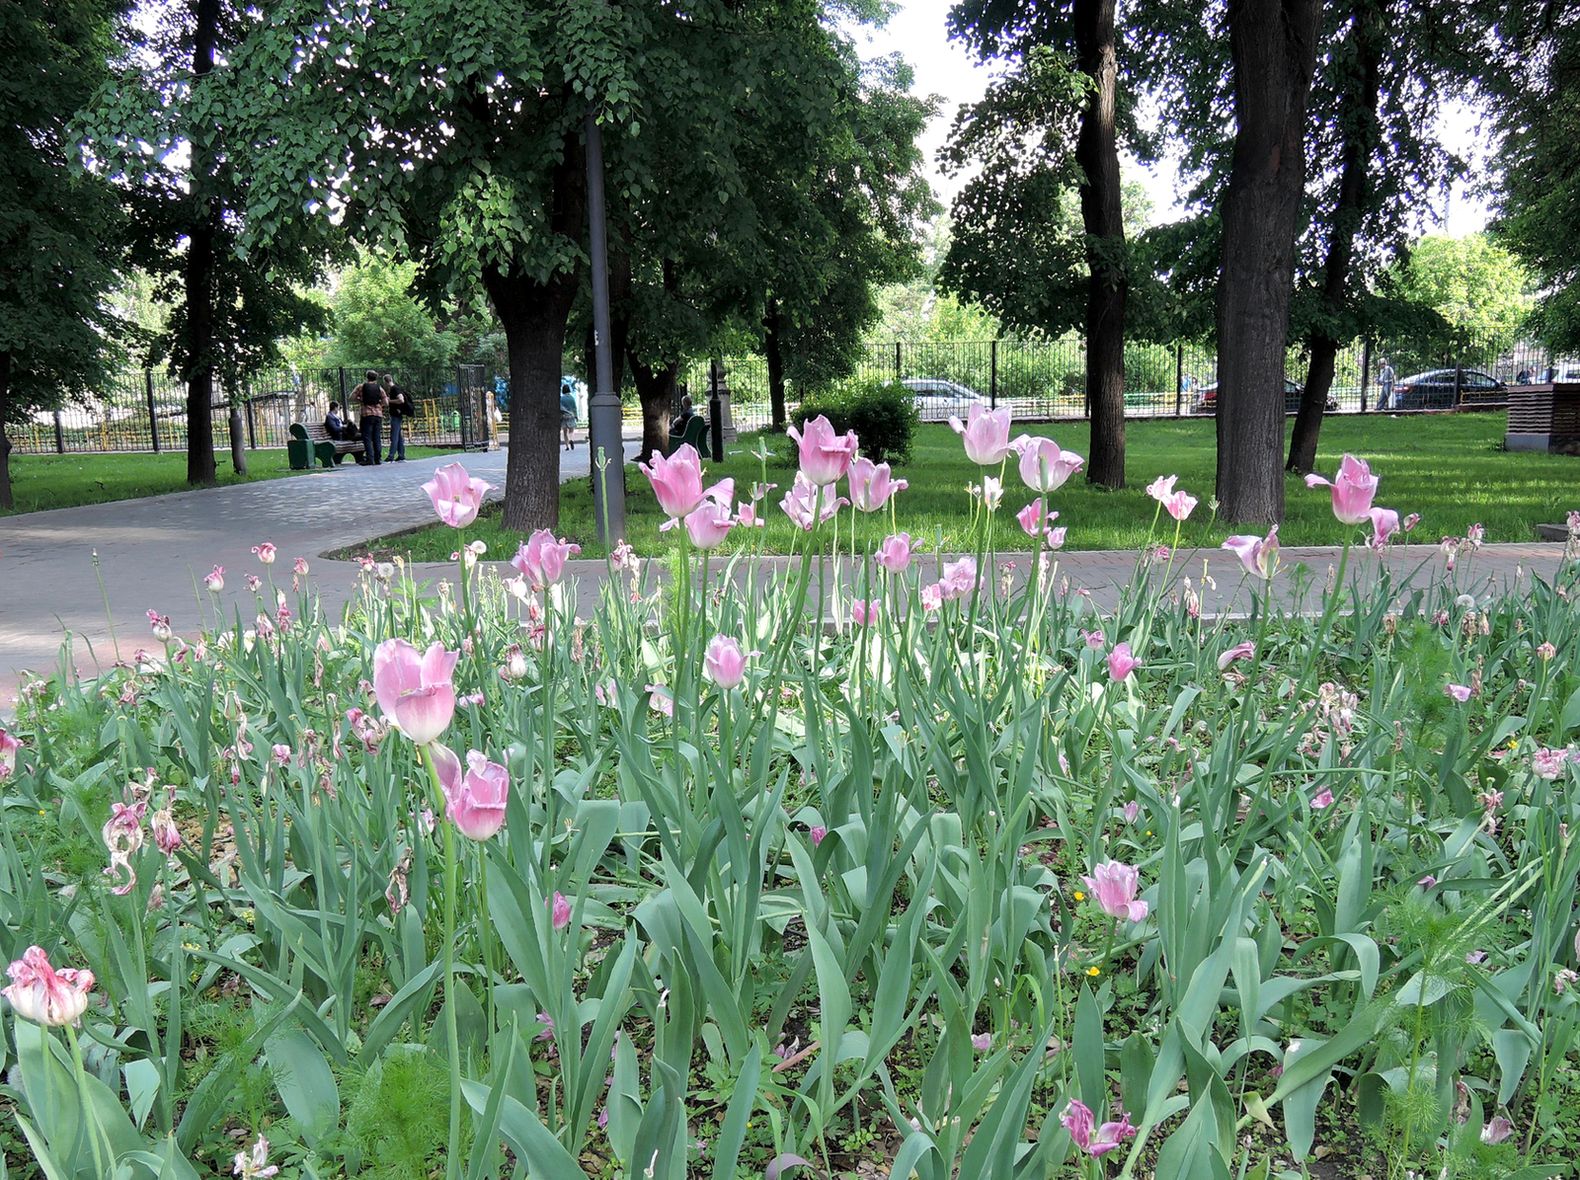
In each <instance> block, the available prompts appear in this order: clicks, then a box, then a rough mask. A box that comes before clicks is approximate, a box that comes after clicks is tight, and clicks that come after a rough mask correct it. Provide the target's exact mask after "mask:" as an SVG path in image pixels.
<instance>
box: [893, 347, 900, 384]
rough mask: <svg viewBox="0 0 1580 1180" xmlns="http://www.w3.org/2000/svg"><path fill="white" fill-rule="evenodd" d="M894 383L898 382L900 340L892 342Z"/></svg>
mask: <svg viewBox="0 0 1580 1180" xmlns="http://www.w3.org/2000/svg"><path fill="white" fill-rule="evenodd" d="M894 383H895V384H896V385H898V384H899V383H900V342H899V341H898V340H896V341H895V342H894Z"/></svg>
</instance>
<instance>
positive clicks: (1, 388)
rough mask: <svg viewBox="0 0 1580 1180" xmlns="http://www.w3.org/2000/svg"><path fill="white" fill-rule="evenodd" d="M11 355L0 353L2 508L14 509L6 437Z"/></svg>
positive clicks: (8, 443)
mask: <svg viewBox="0 0 1580 1180" xmlns="http://www.w3.org/2000/svg"><path fill="white" fill-rule="evenodd" d="M10 394H11V354H10V353H9V352H0V508H7V509H9V508H14V507H16V502H15V501H14V500H13V499H12V498H11V440H10V438H9V437H7V435H6V430H5V419H6V410H7V409H8V408H9V406H10V404H11V403H10V401H9V398H10Z"/></svg>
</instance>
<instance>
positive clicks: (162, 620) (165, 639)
mask: <svg viewBox="0 0 1580 1180" xmlns="http://www.w3.org/2000/svg"><path fill="white" fill-rule="evenodd" d="M148 626H149V628H150V629H151V630H152V631H153V633H154V638H155V639H157V640H159V642H160V643H169V642H170V636H171V635H172V634H173V633H174V632H172V630H171V628H170V616H169V615H162V614H160V613H159V612H158V611H156V610H151V611H149V612H148Z"/></svg>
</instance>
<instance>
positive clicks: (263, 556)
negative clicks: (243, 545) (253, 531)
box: [252, 541, 274, 565]
mask: <svg viewBox="0 0 1580 1180" xmlns="http://www.w3.org/2000/svg"><path fill="white" fill-rule="evenodd" d="M252 555H253V556H254V557H256V558H257V559H258V560H259V561H260V562H262V563H263V564H264V565H273V564H274V546H273V545H272V544H270V543H269V542H268V541H265V542H264V543H263V544H261V545H254V546H253V547H252Z"/></svg>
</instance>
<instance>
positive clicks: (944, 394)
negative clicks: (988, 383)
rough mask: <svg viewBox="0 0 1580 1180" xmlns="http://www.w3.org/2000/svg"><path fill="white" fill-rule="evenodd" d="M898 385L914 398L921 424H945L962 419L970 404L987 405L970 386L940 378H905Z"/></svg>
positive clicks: (985, 400) (983, 398)
mask: <svg viewBox="0 0 1580 1180" xmlns="http://www.w3.org/2000/svg"><path fill="white" fill-rule="evenodd" d="M900 384H901V385H903V386H905V388H907V389H909V390H910V391H911V393H912V394H913V395H914V396H915V400H916V415H917V417H918V418H920V419H921V420H922V421H923V422H947V421H948V420H949V419H950V418H951V417H956V416H958V417H961V418H964V417H965V416H966V413H967V411H969V410H970V409H971V403H972V402H981V403H982V404H983V405H986V404H987V399H986V398H985V397H983V396H982V395H981V394H980V393H978V392H977V391H976V390H974V389H972V388H971V387H970V386H968V385H961V384H960V383H959V382H958V381H945V380H944V379H943V378H941V377H906V378H904V379H902V380H901V381H900Z"/></svg>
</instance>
